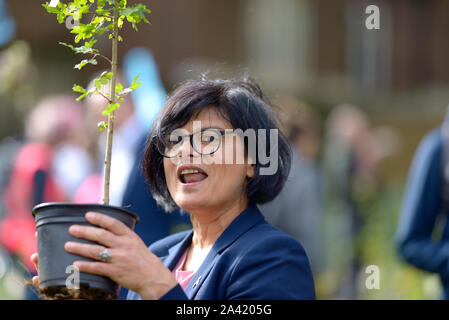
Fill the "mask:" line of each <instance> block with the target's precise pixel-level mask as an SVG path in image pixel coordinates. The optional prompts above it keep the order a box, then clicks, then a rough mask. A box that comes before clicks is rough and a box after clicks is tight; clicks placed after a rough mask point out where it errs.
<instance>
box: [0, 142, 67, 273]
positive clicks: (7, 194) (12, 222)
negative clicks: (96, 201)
mask: <svg viewBox="0 0 449 320" xmlns="http://www.w3.org/2000/svg"><path fill="white" fill-rule="evenodd" d="M52 153H53V150H52V148H51V147H50V146H49V145H47V144H42V143H29V144H26V145H24V146H23V147H22V148H21V149H20V150H19V152H18V154H17V157H16V160H15V162H14V167H13V171H12V175H11V179H10V181H9V183H8V185H7V186H6V188H5V191H4V193H3V202H4V204H5V207H6V217H5V218H4V219H3V220H2V221H1V222H0V242H1V244H2V245H3V246H4V247H5V248H6V249H7V250H9V251H10V252H11V253H13V254H15V255H17V256H18V257H19V258H20V259H21V261H22V262H23V263H24V264H25V266H26V267H27V268H28V269H29V270H30V271H32V272H35V271H36V270H35V267H34V265H33V264H32V263H31V261H30V256H31V254H33V253H35V252H37V239H36V237H35V235H34V234H35V232H36V228H35V222H34V217H33V216H32V214H31V209H32V208H33V206H34V205H36V204H37V203H36V202H62V201H65V195H64V193H63V191H62V189H61V188H60V187H58V186H57V184H56V183H55V181H54V180H53V179H52V177H51V175H50V173H49V170H50V167H51V162H52ZM38 172H42V173H44V179H43V180H42V186H37V185H36V174H37V173H38ZM39 189H41V190H39ZM39 194H41V196H39Z"/></svg>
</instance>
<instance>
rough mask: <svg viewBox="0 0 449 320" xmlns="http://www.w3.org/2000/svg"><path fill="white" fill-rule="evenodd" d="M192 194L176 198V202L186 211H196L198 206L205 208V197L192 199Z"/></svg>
mask: <svg viewBox="0 0 449 320" xmlns="http://www.w3.org/2000/svg"><path fill="white" fill-rule="evenodd" d="M192 198H193V197H192V196H188V197H183V198H182V199H176V201H175V202H176V204H177V205H178V206H179V207H181V208H182V209H184V210H185V211H188V212H191V211H195V210H197V209H198V208H204V207H205V205H206V204H205V201H204V199H199V198H194V199H192Z"/></svg>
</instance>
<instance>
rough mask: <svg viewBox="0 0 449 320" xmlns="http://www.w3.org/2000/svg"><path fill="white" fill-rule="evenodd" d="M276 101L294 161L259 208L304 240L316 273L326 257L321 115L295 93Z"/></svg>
mask: <svg viewBox="0 0 449 320" xmlns="http://www.w3.org/2000/svg"><path fill="white" fill-rule="evenodd" d="M276 103H277V104H278V105H279V106H281V107H282V109H281V110H282V111H281V114H280V121H281V123H282V127H283V130H284V132H285V134H286V136H287V138H288V141H289V143H290V147H291V148H292V165H291V170H290V174H289V177H288V179H287V182H286V184H285V186H284V188H283V189H282V191H281V192H280V193H279V195H278V196H277V197H276V198H275V199H274V200H273V201H271V202H269V203H266V204H263V205H259V209H260V211H261V212H262V213H263V215H264V216H265V218H266V219H267V221H268V222H270V223H271V224H272V225H274V226H275V227H277V228H279V229H280V230H282V231H284V232H286V233H287V234H289V235H291V236H292V237H294V238H295V239H297V240H298V241H299V242H300V243H302V244H303V246H304V249H305V250H306V252H307V254H308V256H309V259H310V264H311V267H312V271H313V272H314V275H315V276H316V275H317V274H318V273H319V271H320V268H321V259H322V258H321V254H322V248H321V234H320V224H321V221H320V220H321V208H320V202H321V199H320V183H319V180H320V177H319V169H318V166H317V164H316V158H317V156H318V151H319V148H320V142H319V124H318V118H317V116H316V115H315V114H314V113H313V112H312V111H311V109H310V108H309V107H307V106H306V105H305V104H304V103H302V102H300V101H298V100H296V99H295V98H293V97H288V96H284V97H282V98H281V99H280V100H279V101H276Z"/></svg>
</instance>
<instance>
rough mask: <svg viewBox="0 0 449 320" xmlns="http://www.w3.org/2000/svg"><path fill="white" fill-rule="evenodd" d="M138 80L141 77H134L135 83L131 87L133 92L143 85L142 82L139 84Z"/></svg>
mask: <svg viewBox="0 0 449 320" xmlns="http://www.w3.org/2000/svg"><path fill="white" fill-rule="evenodd" d="M137 79H139V75H137V76H135V77H134V80H133V83H132V84H131V87H130V88H131V89H132V90H136V89H137V88H138V87H140V85H141V82H137Z"/></svg>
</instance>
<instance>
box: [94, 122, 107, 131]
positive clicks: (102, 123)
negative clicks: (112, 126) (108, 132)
mask: <svg viewBox="0 0 449 320" xmlns="http://www.w3.org/2000/svg"><path fill="white" fill-rule="evenodd" d="M97 126H98V130H100V131H103V130H104V129H106V128H107V127H108V124H107V123H106V122H104V121H100V122H98V124H97Z"/></svg>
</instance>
